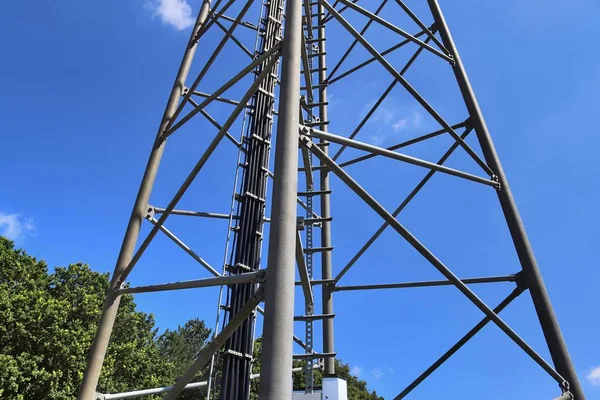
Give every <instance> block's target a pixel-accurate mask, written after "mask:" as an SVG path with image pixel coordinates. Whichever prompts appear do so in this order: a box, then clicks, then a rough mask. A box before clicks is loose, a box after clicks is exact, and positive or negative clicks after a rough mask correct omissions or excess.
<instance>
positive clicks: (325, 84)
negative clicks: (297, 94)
mask: <svg viewBox="0 0 600 400" xmlns="http://www.w3.org/2000/svg"><path fill="white" fill-rule="evenodd" d="M327 85H328V84H327V83H317V84H314V85H312V88H313V89H320V88H324V87H327ZM306 89H308V88H307V87H306V86H300V90H306Z"/></svg>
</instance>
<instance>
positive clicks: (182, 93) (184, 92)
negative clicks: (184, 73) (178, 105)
mask: <svg viewBox="0 0 600 400" xmlns="http://www.w3.org/2000/svg"><path fill="white" fill-rule="evenodd" d="M189 91H190V88H188V87H186V86H184V87H183V88H181V95H182V96H186V95H187V94H188V92H189Z"/></svg>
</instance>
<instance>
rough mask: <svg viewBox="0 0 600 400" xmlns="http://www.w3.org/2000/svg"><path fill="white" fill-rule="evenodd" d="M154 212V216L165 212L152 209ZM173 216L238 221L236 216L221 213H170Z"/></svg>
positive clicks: (180, 211)
mask: <svg viewBox="0 0 600 400" xmlns="http://www.w3.org/2000/svg"><path fill="white" fill-rule="evenodd" d="M154 212H155V213H156V214H162V213H163V212H165V209H164V208H158V207H154ZM171 214H173V215H185V216H188V217H204V218H218V219H229V218H231V219H234V220H236V219H239V217H238V216H237V215H231V216H230V215H229V214H223V213H214V212H205V211H188V210H173V211H171Z"/></svg>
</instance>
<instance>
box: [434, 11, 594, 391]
mask: <svg viewBox="0 0 600 400" xmlns="http://www.w3.org/2000/svg"><path fill="white" fill-rule="evenodd" d="M427 1H428V3H429V7H430V9H431V12H432V14H433V17H434V19H435V23H436V28H437V29H438V30H439V33H440V36H441V38H442V42H443V43H444V46H445V47H446V48H447V49H448V50H449V51H450V52H451V53H452V54H453V55H454V61H455V64H454V75H455V76H456V80H457V81H458V85H459V87H460V90H461V93H462V95H463V98H464V100H465V103H466V106H467V109H468V111H469V114H470V116H471V124H472V126H473V128H474V129H475V132H476V134H477V138H478V139H479V143H480V145H481V149H482V151H483V155H484V157H485V160H486V162H487V164H488V165H489V167H490V168H491V169H492V170H493V171H494V173H495V174H496V176H497V177H498V181H499V182H500V185H501V189H500V190H499V191H498V198H499V200H500V205H501V207H502V211H503V213H504V217H505V218H506V222H507V224H508V228H509V230H510V234H511V237H512V240H513V243H514V246H515V249H516V251H517V255H518V257H519V260H520V262H521V267H522V268H523V278H524V282H525V284H526V286H527V288H528V289H529V292H530V293H531V298H532V300H533V304H534V305H535V309H536V312H537V315H538V319H539V321H540V325H541V327H542V330H543V332H544V336H545V338H546V343H547V344H548V348H549V350H550V355H551V356H552V361H553V362H554V366H555V368H556V371H557V372H558V373H559V374H561V375H562V376H563V377H564V378H565V379H566V380H567V381H568V382H569V385H570V391H571V393H573V395H574V397H575V399H576V400H584V399H585V396H584V394H583V390H582V388H581V385H580V383H579V379H578V378H577V374H576V373H575V368H574V367H573V363H572V361H571V357H570V356H569V352H568V350H567V346H566V344H565V341H564V339H563V336H562V333H561V330H560V327H559V325H558V320H557V319H556V315H555V314H554V310H553V308H552V305H551V303H550V298H549V296H548V292H547V291H546V286H545V285H544V281H543V279H542V275H541V273H540V270H539V268H538V265H537V261H536V260H535V256H534V255H533V250H532V248H531V244H530V243H529V239H528V238H527V233H526V232H525V228H524V226H523V222H522V220H521V216H520V215H519V211H518V210H517V206H516V204H515V201H514V198H513V195H512V192H511V190H510V187H509V185H508V181H507V179H506V176H505V175H504V171H503V169H502V165H501V163H500V159H499V158H498V154H497V153H496V149H495V147H494V144H493V142H492V138H491V136H490V134H489V131H488V128H487V125H486V123H485V120H484V119H483V115H482V113H481V110H480V108H479V104H478V102H477V99H476V98H475V94H474V92H473V89H472V87H471V83H470V81H469V78H468V77H467V74H466V72H465V69H464V66H463V64H462V62H461V59H460V56H459V55H458V51H457V49H456V46H455V44H454V40H453V39H452V36H451V34H450V30H449V29H448V26H447V25H446V21H445V19H444V16H443V14H442V11H441V9H440V6H439V4H438V2H437V0H427Z"/></svg>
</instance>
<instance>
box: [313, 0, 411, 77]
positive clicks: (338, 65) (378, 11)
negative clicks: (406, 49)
mask: <svg viewBox="0 0 600 400" xmlns="http://www.w3.org/2000/svg"><path fill="white" fill-rule="evenodd" d="M387 2H388V0H383V1H382V2H381V4H380V5H379V7H377V10H375V15H379V13H380V12H381V10H383V7H385V5H386V4H387ZM334 7H335V6H334ZM319 8H321V6H319ZM324 11H325V9H323V12H324ZM323 19H325V18H323ZM320 23H321V22H320ZM372 23H373V20H372V19H369V20H368V21H367V23H366V24H365V26H363V28H362V29H361V30H360V34H361V35H364V34H365V33H366V32H367V30H368V29H369V27H370V26H371V24H372ZM408 42H410V41H409V40H407V43H408ZM357 43H358V40H357V39H354V41H353V42H352V44H351V45H350V47H348V49H347V50H346V51H345V52H344V54H343V55H342V57H341V58H340V60H339V61H338V62H337V64H336V65H335V66H334V67H333V69H332V70H331V73H330V74H329V77H330V78H331V77H333V76H334V75H335V73H336V72H337V70H338V69H339V68H340V67H341V66H342V64H343V62H344V61H346V58H347V57H348V56H349V55H350V53H351V52H352V50H353V49H354V46H356V45H357Z"/></svg>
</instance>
